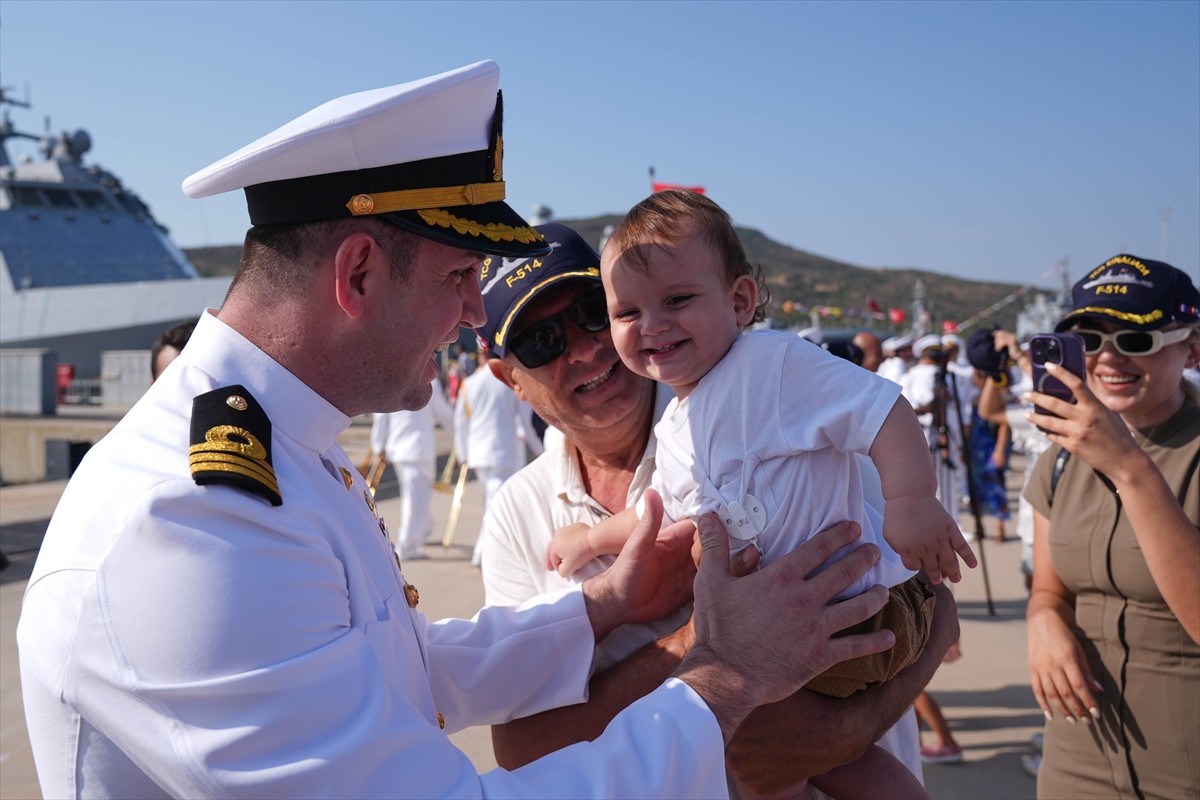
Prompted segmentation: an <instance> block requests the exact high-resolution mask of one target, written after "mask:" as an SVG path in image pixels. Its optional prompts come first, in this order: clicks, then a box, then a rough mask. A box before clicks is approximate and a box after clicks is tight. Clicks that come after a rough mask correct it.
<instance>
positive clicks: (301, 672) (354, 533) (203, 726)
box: [17, 313, 725, 798]
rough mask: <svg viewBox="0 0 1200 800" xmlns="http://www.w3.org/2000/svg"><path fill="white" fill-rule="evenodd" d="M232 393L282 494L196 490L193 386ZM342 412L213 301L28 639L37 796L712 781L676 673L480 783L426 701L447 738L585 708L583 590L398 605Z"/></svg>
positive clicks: (129, 442)
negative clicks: (235, 388) (252, 415)
mask: <svg viewBox="0 0 1200 800" xmlns="http://www.w3.org/2000/svg"><path fill="white" fill-rule="evenodd" d="M234 384H241V385H242V386H244V387H245V388H246V389H247V390H248V392H249V393H250V394H251V395H252V396H253V397H254V398H255V399H256V400H257V401H258V403H259V404H261V406H262V407H263V410H264V411H265V413H266V414H267V416H268V417H269V418H270V421H271V426H272V443H271V456H272V461H273V466H274V472H275V475H276V478H277V481H278V486H279V491H280V494H281V495H282V498H283V504H282V505H281V506H278V507H275V506H272V505H270V504H269V503H268V502H266V501H265V500H263V499H261V498H260V497H258V496H256V495H253V494H251V493H248V492H246V491H243V490H241V489H237V488H233V487H229V486H199V485H197V484H196V483H195V482H194V481H193V480H192V477H191V474H190V472H189V467H188V445H189V418H190V414H191V405H192V398H193V397H195V396H197V395H200V394H203V393H206V392H209V391H211V390H214V389H217V388H221V387H225V386H230V385H234ZM349 424H350V419H349V418H348V417H346V416H345V415H343V414H342V413H340V412H339V411H338V410H337V409H335V408H334V407H333V406H331V405H330V404H329V403H327V402H326V401H325V400H324V399H323V398H321V397H320V396H319V395H317V394H316V393H315V392H313V391H312V390H311V389H309V388H308V387H307V386H305V385H304V384H303V383H302V382H301V381H300V380H299V379H297V378H296V377H295V376H294V375H292V374H291V373H289V372H288V371H286V370H285V369H283V368H282V367H281V366H280V365H279V364H277V363H276V362H274V361H273V360H271V359H270V358H269V357H267V356H266V355H265V354H264V353H263V352H262V351H260V350H258V349H257V348H256V347H254V346H253V345H252V344H251V343H250V342H248V341H247V340H245V339H244V338H243V337H241V336H240V335H238V334H237V333H236V332H235V331H233V330H232V329H231V328H229V327H227V326H226V325H224V324H223V323H222V322H220V321H219V320H217V319H216V317H215V316H213V315H212V314H211V313H207V314H205V315H204V317H203V318H202V320H201V322H200V324H199V326H198V327H197V329H196V332H195V334H194V335H193V336H192V338H191V340H190V341H189V343H188V346H187V348H185V349H184V351H183V354H182V355H181V356H180V358H179V359H177V360H176V362H175V363H173V364H172V365H171V367H170V368H169V369H168V370H167V371H166V372H165V373H164V375H163V377H161V378H160V379H159V381H158V382H156V383H155V384H154V385H153V386H152V387H151V388H150V390H149V391H148V392H147V393H146V395H145V397H144V398H143V399H142V400H141V401H140V402H139V403H138V404H137V405H136V406H135V407H134V408H133V409H132V410H131V411H130V412H129V414H127V415H126V417H125V418H124V419H123V420H122V421H121V422H120V423H119V424H118V425H117V426H116V427H115V428H114V429H113V431H112V432H111V433H110V434H109V435H108V436H106V437H105V438H104V439H103V440H102V441H100V442H99V443H97V445H96V446H95V447H93V448H92V450H91V452H90V453H89V454H88V455H87V457H86V458H85V459H84V461H83V463H82V464H81V465H80V467H79V470H78V471H77V472H76V474H75V476H74V478H73V479H72V480H71V482H70V484H69V485H68V487H67V489H66V491H65V492H64V494H63V497H62V500H61V502H60V503H59V506H58V508H57V510H56V512H55V515H54V518H53V520H52V521H51V524H50V528H49V530H48V531H47V534H46V538H45V542H44V544H43V546H42V549H41V552H40V555H39V557H38V561H37V564H36V566H35V569H34V572H33V575H32V577H31V578H30V581H29V585H28V588H27V590H26V593H25V599H24V605H23V608H22V613H21V619H20V622H19V625H18V630H17V639H18V645H19V648H20V663H21V682H22V690H23V695H24V701H25V710H26V718H27V723H28V728H29V736H30V742H31V744H32V747H33V752H34V758H35V761H36V763H37V768H38V778H39V781H40V782H41V788H42V792H43V794H44V795H45V796H46V797H48V798H54V797H139V798H153V797H166V796H175V797H354V798H365V797H385V796H392V797H426V798H428V797H450V796H456V797H480V796H530V797H569V796H577V797H603V796H614V797H634V796H659V797H686V796H721V795H723V794H724V791H725V784H724V772H723V769H722V766H721V763H722V759H721V753H722V740H721V735H720V731H719V729H718V726H717V724H716V721H715V719H714V718H713V717H712V714H711V713H710V712H709V711H708V709H707V707H706V706H705V704H704V702H703V701H702V700H701V699H700V698H699V696H698V695H696V694H695V693H694V692H693V691H692V690H691V689H690V688H688V687H687V686H686V685H684V684H682V683H681V682H678V681H669V682H668V683H667V684H664V686H663V687H660V688H659V689H658V690H657V691H655V692H654V693H652V694H650V695H649V696H647V697H646V698H645V699H644V700H642V701H639V702H638V703H636V704H635V705H633V706H631V707H630V708H629V709H627V710H626V712H624V713H623V714H622V715H621V716H619V717H618V718H617V719H616V720H614V722H613V724H612V725H611V726H610V727H609V729H608V731H607V732H606V733H605V734H604V736H602V737H601V738H600V739H598V740H596V741H595V742H593V743H584V744H581V745H576V746H575V747H574V748H571V749H569V750H566V751H560V752H559V753H555V754H552V755H550V756H548V757H546V758H544V759H541V760H540V761H537V762H535V763H533V764H530V765H528V766H526V767H524V768H522V769H520V770H517V771H514V772H511V773H510V772H505V771H503V770H496V771H493V772H490V773H488V774H487V775H484V776H478V775H477V774H476V773H475V770H474V768H473V766H472V765H471V762H470V761H469V760H468V759H467V757H466V756H465V755H464V754H463V753H462V752H460V751H459V750H457V749H456V748H455V747H454V746H453V745H452V744H451V743H450V741H449V739H447V737H446V735H445V732H443V731H442V730H441V729H440V728H439V725H438V713H439V712H440V713H441V714H442V715H444V718H445V722H446V727H447V730H456V729H460V728H463V727H465V726H468V725H478V724H492V723H497V722H503V721H505V720H508V719H511V718H513V717H517V716H523V715H527V714H530V713H535V712H537V711H541V710H544V709H546V708H549V707H554V706H557V705H562V704H565V703H574V702H580V701H582V700H584V699H585V696H586V681H587V677H588V675H587V672H588V667H589V665H590V663H591V660H592V654H593V634H592V630H591V627H590V625H589V623H588V620H587V616H586V613H585V610H584V604H583V601H582V595H581V593H580V592H579V591H577V590H576V591H571V590H566V591H563V592H561V593H559V594H557V595H553V596H549V597H543V598H540V599H538V600H535V601H531V602H530V603H527V604H526V605H525V606H522V607H520V608H519V609H513V608H492V609H485V610H484V611H482V612H480V614H479V615H477V616H476V618H475V619H473V620H471V621H465V620H446V621H442V622H438V623H430V622H429V621H427V620H426V619H425V617H424V615H422V614H420V613H419V612H417V611H416V610H414V609H410V608H409V606H408V605H407V603H406V602H405V594H404V591H403V584H404V579H403V577H402V575H401V573H400V570H399V568H398V565H397V561H396V559H395V558H394V556H393V553H392V549H391V546H390V545H389V543H388V542H387V540H386V537H385V536H384V534H383V533H382V531H381V527H380V524H379V522H378V520H377V518H376V516H375V514H374V513H373V511H372V509H371V507H370V506H369V504H368V502H367V499H366V498H367V497H368V496H369V495H368V494H367V492H366V485H365V483H364V481H363V479H362V477H361V476H360V475H359V474H358V472H357V470H355V469H354V466H353V465H352V464H351V462H350V460H349V459H348V458H347V457H346V454H345V453H344V452H343V451H342V449H341V447H340V446H338V444H337V443H336V437H337V435H338V434H339V433H341V432H342V431H343V430H345V429H346V427H347V426H348V425H349ZM345 475H349V478H348V480H347V479H346V478H344V476H345ZM347 482H348V483H349V486H347V485H346V484H347ZM631 754H636V757H631Z"/></svg>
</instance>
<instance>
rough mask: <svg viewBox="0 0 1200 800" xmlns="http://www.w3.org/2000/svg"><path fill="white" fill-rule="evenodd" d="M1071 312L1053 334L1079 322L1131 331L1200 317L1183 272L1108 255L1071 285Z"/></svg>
mask: <svg viewBox="0 0 1200 800" xmlns="http://www.w3.org/2000/svg"><path fill="white" fill-rule="evenodd" d="M1071 302H1072V304H1073V305H1074V309H1073V310H1071V311H1069V312H1068V313H1067V315H1066V316H1065V317H1063V318H1062V319H1061V320H1059V323H1058V325H1056V326H1055V328H1054V330H1056V331H1058V332H1060V333H1061V332H1062V331H1065V330H1066V329H1067V328H1070V327H1071V326H1072V325H1074V324H1075V322H1076V320H1079V319H1087V318H1091V319H1107V320H1112V321H1113V322H1119V323H1120V324H1121V326H1122V327H1125V328H1129V329H1131V330H1135V331H1152V330H1156V329H1158V328H1162V327H1165V326H1166V325H1168V324H1170V323H1172V322H1183V323H1194V322H1196V320H1197V319H1200V292H1197V291H1196V286H1195V284H1193V283H1192V279H1191V278H1190V277H1188V275H1187V273H1186V272H1183V271H1182V270H1179V269H1176V268H1175V267H1172V266H1171V265H1170V264H1165V263H1163V262H1162V261H1151V260H1149V259H1145V258H1138V257H1137V256H1131V255H1127V254H1124V253H1123V254H1121V255H1119V256H1113V257H1112V258H1110V259H1109V260H1108V261H1105V262H1104V263H1103V264H1101V265H1100V266H1098V267H1096V268H1095V269H1094V270H1092V271H1091V272H1089V273H1088V274H1087V275H1084V276H1083V277H1082V278H1080V279H1079V281H1078V282H1077V283H1076V284H1075V285H1074V286H1073V287H1071Z"/></svg>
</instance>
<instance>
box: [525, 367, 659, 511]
mask: <svg viewBox="0 0 1200 800" xmlns="http://www.w3.org/2000/svg"><path fill="white" fill-rule="evenodd" d="M674 397H675V393H674V392H673V391H672V390H671V387H669V386H667V385H666V384H665V383H660V384H658V385H657V390H656V392H655V396H654V419H653V420H652V421H651V423H650V438H649V439H648V440H647V441H646V449H645V450H644V451H643V452H642V458H641V460H640V461H638V465H637V469H635V470H634V472H633V480H632V481H631V482H630V484H629V493H628V495H627V496H626V506H632V505H634V504H635V503H636V502H637V500H638V499H639V498H640V497H641V496H642V492H644V491H645V490H646V488H647V487H648V486H650V480H651V478H652V477H653V475H654V454H655V452H656V451H657V450H658V438H657V437H656V436H655V435H654V426H655V425H657V424H658V421H659V420H660V419H662V415H663V412H664V411H665V410H666V408H667V405H668V404H670V402H671V400H672V399H673V398H674ZM557 442H558V443H557V444H556V445H554V446H553V448H552V449H551V450H547V452H546V457H547V458H553V459H555V460H556V461H557V464H556V467H557V470H556V472H557V474H559V475H562V476H564V478H565V480H564V481H563V489H562V491H560V492H559V493H558V496H559V499H561V500H563V501H564V502H566V503H570V504H573V505H590V506H594V507H595V508H596V509H597V511H602V512H603V513H604V514H605V515H606V516H607V515H608V514H609V513H611V512H609V511H607V510H606V509H602V508H601V507H600V504H599V503H597V502H596V500H595V499H594V498H592V497H591V495H589V494H588V493H587V490H586V489H585V488H584V485H583V474H582V473H581V472H580V471H579V452H578V449H577V448H576V447H575V445H574V443H572V442H571V441H570V440H569V439H567V438H566V437H565V436H564V437H561V438H560V439H558V440H557Z"/></svg>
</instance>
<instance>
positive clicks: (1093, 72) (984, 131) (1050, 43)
mask: <svg viewBox="0 0 1200 800" xmlns="http://www.w3.org/2000/svg"><path fill="white" fill-rule="evenodd" d="M483 58H492V59H495V60H496V61H498V62H499V63H500V70H501V71H500V83H501V87H502V88H503V89H504V94H505V105H506V113H505V152H506V159H505V177H506V179H507V180H508V184H509V192H510V194H509V202H510V203H511V204H512V205H513V207H514V208H516V209H517V210H518V211H520V212H522V213H528V212H529V210H530V209H531V207H532V206H533V205H534V204H535V203H544V204H546V205H548V206H550V207H551V208H552V209H553V210H554V212H555V214H556V216H558V217H580V216H592V215H597V214H604V213H620V212H623V211H625V210H626V209H627V208H628V207H629V206H631V205H632V204H634V203H636V202H637V201H638V200H640V199H641V198H642V197H643V196H645V194H646V193H647V192H648V190H649V184H648V178H647V168H648V167H649V166H650V165H653V166H654V167H655V168H656V170H657V176H658V179H659V180H662V181H667V182H677V183H684V184H689V185H696V184H699V185H704V186H706V187H707V188H708V190H709V193H710V195H711V196H712V197H713V198H714V199H715V200H716V201H717V202H719V203H721V204H722V205H723V206H725V208H727V209H728V210H729V211H730V213H731V214H732V215H733V217H734V219H735V220H736V221H737V222H738V223H739V224H743V225H747V226H750V227H754V228H758V229H760V230H762V231H764V232H765V233H767V234H768V235H770V236H771V237H773V238H775V239H778V240H780V241H782V242H785V243H787V244H791V245H793V246H795V247H798V248H801V249H804V250H808V251H811V252H815V253H820V254H822V255H825V256H830V257H832V258H837V259H840V260H844V261H848V262H850V263H853V264H857V265H861V266H886V267H908V266H912V267H919V268H922V269H930V270H934V271H938V272H943V273H949V274H954V275H960V276H963V277H968V278H975V279H984V278H995V279H1001V280H1006V281H1014V282H1026V281H1033V280H1034V279H1036V278H1037V277H1038V276H1039V275H1041V274H1042V273H1043V272H1045V271H1046V270H1047V269H1048V268H1049V267H1051V266H1052V265H1053V264H1054V263H1055V262H1056V261H1058V260H1059V259H1060V258H1063V257H1064V256H1065V257H1068V258H1069V259H1070V264H1071V266H1070V272H1071V275H1072V277H1076V276H1078V275H1080V274H1082V273H1083V272H1084V271H1086V270H1087V269H1089V268H1091V267H1092V266H1095V265H1096V264H1099V263H1100V262H1102V261H1103V260H1104V259H1106V258H1107V257H1109V256H1111V255H1114V254H1116V253H1117V252H1121V251H1128V252H1133V253H1136V254H1139V255H1142V256H1145V257H1151V258H1158V257H1161V255H1162V251H1163V246H1164V236H1163V212H1164V209H1168V208H1169V209H1171V214H1170V221H1169V225H1168V226H1167V230H1168V233H1169V235H1168V236H1167V237H1166V246H1167V250H1168V255H1169V259H1168V260H1170V261H1171V262H1172V263H1174V264H1175V265H1176V266H1179V267H1181V268H1183V269H1186V270H1188V271H1190V272H1192V273H1193V274H1196V271H1197V269H1198V268H1200V267H1198V265H1200V2H1194V1H1191V0H1178V1H1176V2H1130V3H1124V2H1063V3H1057V2H1039V3H1035V2H995V3H993V2H958V3H956V2H933V3H916V2H912V3H910V2H879V3H876V2H843V3H823V2H800V3H787V2H767V3H732V2H729V3H725V2H711V3H685V2H670V3H628V4H626V3H619V2H606V3H585V2H579V3H568V2H558V3H552V2H537V3H504V2H488V3H453V2H441V3H428V4H427V3H417V2H403V3H388V2H366V3H354V2H337V3H334V2H328V3H327V2H316V1H311V2H133V3H127V2H82V3H76V2H55V1H53V0H36V2H24V1H23V0H3V2H0V82H2V83H3V84H4V85H6V86H12V87H15V89H16V92H15V93H16V94H17V95H18V96H21V95H22V93H23V92H24V87H25V86H26V85H28V86H29V87H30V89H31V93H32V100H33V103H34V109H33V110H32V111H24V110H19V109H18V110H15V111H14V113H13V116H14V121H15V122H16V123H18V124H19V126H20V127H22V128H25V129H30V128H31V129H33V130H35V131H40V130H41V127H42V124H43V117H44V116H47V115H48V116H49V117H50V119H51V122H52V126H53V129H54V130H56V131H58V130H62V129H64V128H70V129H74V128H77V127H84V128H86V129H87V130H88V131H89V132H90V133H91V134H92V138H93V141H94V146H93V150H92V153H90V154H89V156H88V158H89V160H90V161H91V162H92V163H99V164H100V165H102V166H104V167H105V168H107V169H110V170H111V171H113V172H115V173H116V174H117V175H119V176H120V177H121V178H123V179H124V180H125V182H126V183H127V184H129V185H130V186H132V187H133V188H134V189H135V190H136V191H137V192H138V193H140V194H141V195H142V197H143V198H144V199H145V200H146V201H147V202H148V203H149V204H150V206H151V208H152V209H153V210H154V212H155V214H156V215H157V216H158V217H159V219H160V220H161V221H162V222H164V223H165V224H166V225H167V226H168V227H169V228H170V229H171V232H172V235H173V236H174V238H175V240H176V241H177V242H178V243H179V244H180V245H182V246H194V245H204V244H229V243H235V242H240V241H241V238H242V234H243V233H244V231H245V228H246V226H247V225H248V224H249V223H248V218H247V216H246V212H245V207H244V204H243V201H242V198H241V194H240V193H237V194H231V195H226V196H223V197H219V198H212V199H208V200H203V201H195V200H188V199H187V198H185V197H184V195H183V193H182V191H181V190H180V188H179V185H180V182H181V181H182V180H183V178H184V177H186V176H187V175H189V174H190V173H192V172H194V171H195V170H197V169H200V168H201V167H204V166H206V165H207V164H209V163H210V162H212V161H215V160H216V159H218V158H220V157H222V156H224V155H226V154H227V153H229V152H232V151H233V150H235V149H237V148H239V147H241V146H242V145H244V144H247V143H249V142H250V141H252V140H254V139H256V138H258V137H259V136H261V135H263V134H265V133H267V132H268V131H271V130H273V129H274V128H276V127H278V126H279V125H281V124H283V123H285V122H287V121H288V120H290V119H292V118H293V117H295V116H298V115H299V114H301V113H303V112H304V111H307V110H309V109H310V108H312V107H314V106H316V105H318V104H320V103H322V102H324V101H325V100H328V99H331V98H333V97H335V96H338V95H341V94H347V93H350V92H355V91H360V90H363V89H369V88H375V87H378V86H385V85H389V84H393V83H402V82H404V81H407V80H412V79H415V78H419V77H423V76H426V75H431V74H434V73H437V72H441V71H443V70H446V69H451V68H454V67H458V66H461V65H463V64H467V63H471V62H474V61H478V60H480V59H483Z"/></svg>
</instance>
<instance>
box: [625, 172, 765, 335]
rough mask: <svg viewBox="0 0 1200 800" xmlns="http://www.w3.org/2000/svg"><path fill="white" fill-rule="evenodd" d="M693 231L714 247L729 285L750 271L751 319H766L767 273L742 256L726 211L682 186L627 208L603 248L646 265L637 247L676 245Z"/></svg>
mask: <svg viewBox="0 0 1200 800" xmlns="http://www.w3.org/2000/svg"><path fill="white" fill-rule="evenodd" d="M693 231H694V232H695V233H697V234H700V235H702V236H704V237H705V238H706V239H707V240H708V243H709V244H710V245H712V247H713V248H714V249H715V250H716V251H717V254H718V255H719V256H720V257H721V262H722V263H723V264H724V265H725V277H726V279H727V280H728V281H729V282H730V283H733V281H734V280H736V279H737V278H739V277H740V276H742V275H749V276H750V277H752V278H754V282H755V283H757V284H758V305H757V307H756V308H755V309H754V317H753V319H751V323H754V322H761V321H763V320H764V319H766V318H767V317H769V316H770V311H769V308H770V303H771V291H770V289H768V288H767V278H766V273H764V272H763V269H762V267H761V266H759V265H758V264H751V263H750V260H749V259H748V258H746V249H745V248H744V247H742V241H741V239H739V238H738V235H737V231H735V230H734V229H733V222H732V220H730V218H729V214H727V213H726V212H725V209H723V208H721V207H720V206H719V205H717V204H716V203H714V202H713V201H712V200H709V199H708V198H707V197H705V196H704V195H702V194H698V193H696V192H690V191H686V190H683V189H668V190H666V191H662V192H655V193H654V194H652V195H650V196H649V197H647V198H646V199H645V200H643V201H642V202H640V203H638V204H637V205H636V206H634V207H633V208H631V209H629V213H627V214H626V215H625V218H624V219H623V220H621V224H620V225H618V226H617V229H616V230H615V231H613V234H612V236H610V237H609V239H608V242H607V243H606V244H605V249H608V248H609V247H612V248H615V251H614V252H619V253H622V254H623V257H624V258H626V259H628V260H629V261H631V262H632V263H633V264H634V265H635V266H638V267H640V268H642V269H645V267H646V266H647V263H646V257H645V256H644V255H643V254H642V253H639V252H638V249H637V248H638V246H639V245H654V244H663V243H666V244H672V245H673V244H678V243H679V242H680V241H681V240H682V239H684V238H685V237H686V236H688V235H689V234H691V233H692V232H693Z"/></svg>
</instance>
